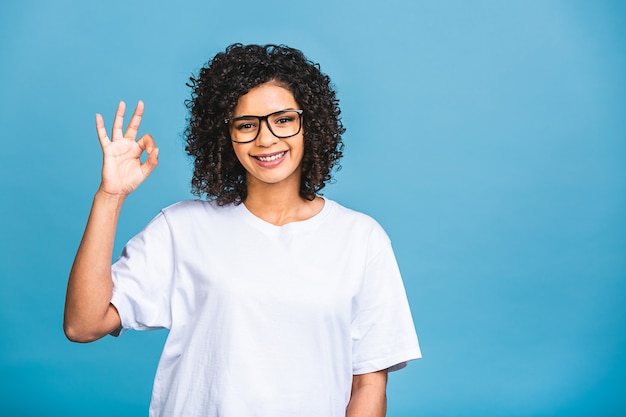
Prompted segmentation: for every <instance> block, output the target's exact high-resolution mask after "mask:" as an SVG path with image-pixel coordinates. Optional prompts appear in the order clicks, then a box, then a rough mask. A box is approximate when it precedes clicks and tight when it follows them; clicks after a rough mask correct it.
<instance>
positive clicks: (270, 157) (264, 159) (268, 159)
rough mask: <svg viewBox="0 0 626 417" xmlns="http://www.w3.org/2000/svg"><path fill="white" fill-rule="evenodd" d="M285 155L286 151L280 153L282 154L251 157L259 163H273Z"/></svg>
mask: <svg viewBox="0 0 626 417" xmlns="http://www.w3.org/2000/svg"><path fill="white" fill-rule="evenodd" d="M286 153H287V151H282V152H276V153H272V154H265V155H253V156H252V157H253V158H254V159H257V160H259V161H261V162H273V161H277V160H279V159H280V158H282V157H283V156H285V154H286Z"/></svg>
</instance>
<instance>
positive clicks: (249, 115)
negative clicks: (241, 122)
mask: <svg viewBox="0 0 626 417" xmlns="http://www.w3.org/2000/svg"><path fill="white" fill-rule="evenodd" d="M290 110H301V109H294V108H292V107H289V108H286V109H281V110H276V111H273V112H271V113H267V114H264V115H260V116H259V115H255V114H243V115H241V116H233V117H231V118H230V120H237V119H244V118H246V117H255V118H256V117H266V116H269V115H270V114H274V113H280V112H282V111H290Z"/></svg>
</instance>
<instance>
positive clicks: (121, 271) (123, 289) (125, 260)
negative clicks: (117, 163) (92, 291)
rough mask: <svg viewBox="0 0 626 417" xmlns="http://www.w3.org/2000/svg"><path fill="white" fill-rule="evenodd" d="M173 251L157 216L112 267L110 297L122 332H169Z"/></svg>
mask: <svg viewBox="0 0 626 417" xmlns="http://www.w3.org/2000/svg"><path fill="white" fill-rule="evenodd" d="M173 258H174V250H173V247H172V236H171V231H170V228H169V225H168V223H167V220H166V218H165V215H164V214H163V212H161V213H159V215H157V216H156V217H155V218H154V219H153V220H152V221H151V222H150V223H149V224H148V225H147V226H146V227H145V228H144V230H142V231H141V232H140V233H139V234H137V235H136V236H134V237H133V238H132V239H131V240H130V241H129V242H128V243H127V244H126V246H125V247H124V249H123V251H122V254H121V255H120V257H119V258H118V260H117V261H116V262H115V263H114V264H113V266H112V268H111V269H112V278H113V295H112V298H111V303H112V304H113V305H114V306H115V308H117V311H118V312H119V315H120V319H121V322H122V328H121V329H120V333H121V332H123V331H124V330H127V329H133V330H152V329H160V328H168V329H169V328H170V324H171V314H170V294H171V288H172V282H173V279H174V262H173Z"/></svg>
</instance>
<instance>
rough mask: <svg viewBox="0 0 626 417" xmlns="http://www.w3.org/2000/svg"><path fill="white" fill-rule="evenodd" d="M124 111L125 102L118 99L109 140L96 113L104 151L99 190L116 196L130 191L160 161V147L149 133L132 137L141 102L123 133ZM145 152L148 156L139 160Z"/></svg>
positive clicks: (138, 117) (135, 128) (99, 116)
mask: <svg viewBox="0 0 626 417" xmlns="http://www.w3.org/2000/svg"><path fill="white" fill-rule="evenodd" d="M125 110H126V104H125V103H124V102H123V101H121V102H120V104H119V105H118V106H117V112H116V113H115V120H114V121H113V130H112V134H111V139H109V137H108V136H107V132H106V129H105V127H104V119H103V118H102V115H100V114H96V130H97V132H98V139H99V140H100V146H102V154H103V163H102V183H101V184H100V190H101V191H103V192H105V193H107V194H111V195H119V196H125V195H128V194H130V193H131V192H133V191H134V190H135V189H136V188H137V187H138V186H139V185H140V184H141V183H142V182H143V181H144V180H145V179H146V178H147V177H148V176H149V175H150V173H151V172H152V170H154V168H155V167H156V166H157V164H158V163H159V160H158V155H159V149H158V148H157V147H156V146H155V143H154V139H153V138H152V136H150V135H149V134H146V135H143V136H142V137H141V138H140V139H139V140H137V141H136V140H135V138H136V137H137V131H138V130H139V125H140V124H141V117H142V116H143V110H144V104H143V101H139V102H138V103H137V107H136V108H135V112H134V113H133V116H132V118H131V119H130V123H129V124H128V127H127V128H126V132H125V133H122V128H123V126H124V112H125ZM144 151H145V152H147V154H148V159H147V160H146V161H145V162H144V163H142V162H141V159H140V158H141V155H142V154H143V152H144Z"/></svg>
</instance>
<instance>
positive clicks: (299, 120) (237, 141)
mask: <svg viewBox="0 0 626 417" xmlns="http://www.w3.org/2000/svg"><path fill="white" fill-rule="evenodd" d="M287 112H294V113H296V114H298V131H297V132H296V133H294V134H292V135H287V136H280V135H277V134H276V133H274V131H273V130H272V126H271V123H269V121H268V118H269V117H271V116H274V115H276V114H280V113H287ZM302 113H304V110H302V109H285V110H278V111H275V112H272V113H270V114H266V115H265V116H252V115H244V116H239V117H233V118H232V119H224V123H226V124H227V125H229V124H230V122H234V121H237V120H243V119H250V118H255V119H257V120H258V121H259V128H258V129H257V132H256V135H255V136H254V138H253V139H250V140H246V141H239V140H235V139H233V138H232V136H231V137H230V140H231V141H232V142H235V143H250V142H253V141H255V140H256V139H257V138H258V137H259V133H261V123H262V122H263V121H265V124H266V125H267V128H268V129H269V131H270V132H271V133H272V135H274V136H276V137H277V138H278V139H286V138H291V137H293V136H296V135H297V134H298V133H300V131H302ZM228 135H229V136H230V129H229V131H228Z"/></svg>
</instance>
